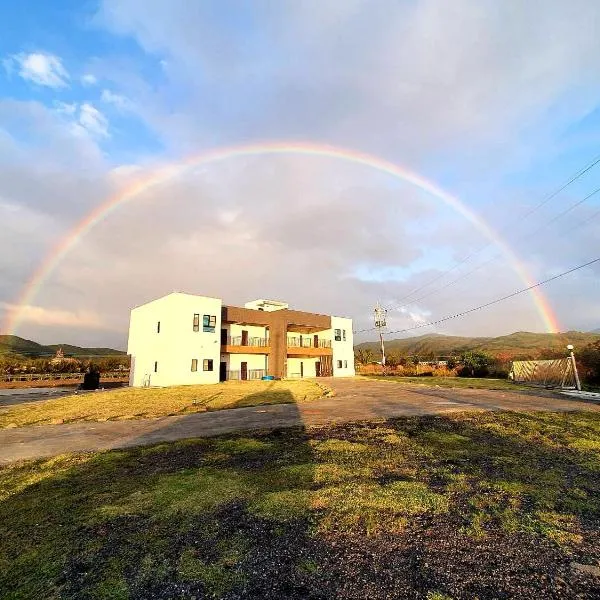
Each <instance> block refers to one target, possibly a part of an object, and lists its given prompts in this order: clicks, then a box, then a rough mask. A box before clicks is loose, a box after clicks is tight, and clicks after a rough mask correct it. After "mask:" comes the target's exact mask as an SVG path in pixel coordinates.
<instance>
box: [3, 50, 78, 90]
mask: <svg viewBox="0 0 600 600" xmlns="http://www.w3.org/2000/svg"><path fill="white" fill-rule="evenodd" d="M11 58H12V60H14V61H15V62H16V63H17V65H18V66H19V75H20V76H21V77H22V78H23V79H25V80H27V81H32V82H33V83H36V84H38V85H43V86H47V87H52V88H60V87H67V85H68V83H67V82H68V80H69V74H68V73H67V70H66V69H65V68H64V66H63V64H62V61H61V59H60V58H59V57H58V56H55V55H53V54H46V53H43V52H32V53H31V54H16V55H14V56H12V57H11Z"/></svg>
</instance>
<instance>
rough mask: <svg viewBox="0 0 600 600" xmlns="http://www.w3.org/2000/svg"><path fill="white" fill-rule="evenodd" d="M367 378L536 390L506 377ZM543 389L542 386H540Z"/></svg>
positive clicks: (451, 385) (484, 387) (395, 376)
mask: <svg viewBox="0 0 600 600" xmlns="http://www.w3.org/2000/svg"><path fill="white" fill-rule="evenodd" d="M363 377H365V378H367V379H376V380H378V381H390V382H394V383H411V384H415V383H416V384H419V385H429V386H432V385H437V386H440V387H447V388H473V389H476V390H510V391H513V392H521V391H529V392H531V391H532V390H537V391H539V390H540V388H533V387H531V386H526V385H521V384H518V383H513V382H512V381H509V380H508V379H491V378H487V377H401V376H400V375H386V376H385V377H384V376H382V375H364V376H363ZM542 389H543V388H542Z"/></svg>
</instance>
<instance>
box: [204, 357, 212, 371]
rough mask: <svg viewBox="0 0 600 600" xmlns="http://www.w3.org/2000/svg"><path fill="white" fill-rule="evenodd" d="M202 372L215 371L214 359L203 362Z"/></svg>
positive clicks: (206, 359)
mask: <svg viewBox="0 0 600 600" xmlns="http://www.w3.org/2000/svg"><path fill="white" fill-rule="evenodd" d="M202 370H203V371H212V370H213V359H212V358H205V359H204V360H203V361H202Z"/></svg>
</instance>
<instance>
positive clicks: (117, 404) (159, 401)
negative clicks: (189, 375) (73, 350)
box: [0, 380, 329, 428]
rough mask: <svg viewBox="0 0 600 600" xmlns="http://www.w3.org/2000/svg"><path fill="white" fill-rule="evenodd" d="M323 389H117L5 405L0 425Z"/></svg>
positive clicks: (135, 414) (301, 397) (223, 404)
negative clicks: (6, 406)
mask: <svg viewBox="0 0 600 600" xmlns="http://www.w3.org/2000/svg"><path fill="white" fill-rule="evenodd" d="M328 391H329V390H327V389H326V388H324V387H323V386H321V385H318V384H317V383H315V382H314V381H308V380H298V381H227V382H225V383H220V384H218V385H188V386H178V387H171V388H120V389H116V390H108V391H100V392H91V393H81V394H77V395H73V396H64V397H62V398H55V399H52V400H46V401H45V402H39V401H38V402H31V403H27V404H19V405H15V406H10V407H8V408H6V409H2V410H1V411H0V428H5V427H15V426H16V427H25V426H27V425H48V424H60V423H73V422H76V421H107V420H111V419H146V418H151V417H164V416H168V415H181V414H188V413H194V412H203V411H210V410H222V409H224V408H240V407H242V406H257V405H261V404H285V403H292V402H310V401H312V400H316V399H317V398H320V397H322V396H323V395H324V394H326V393H328Z"/></svg>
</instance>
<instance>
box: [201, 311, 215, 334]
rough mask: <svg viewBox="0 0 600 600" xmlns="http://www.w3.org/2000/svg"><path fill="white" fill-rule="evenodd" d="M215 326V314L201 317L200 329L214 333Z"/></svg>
mask: <svg viewBox="0 0 600 600" xmlns="http://www.w3.org/2000/svg"><path fill="white" fill-rule="evenodd" d="M216 326H217V317H216V316H215V315H204V316H203V317H202V331H206V332H207V333H214V332H215V327H216Z"/></svg>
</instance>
